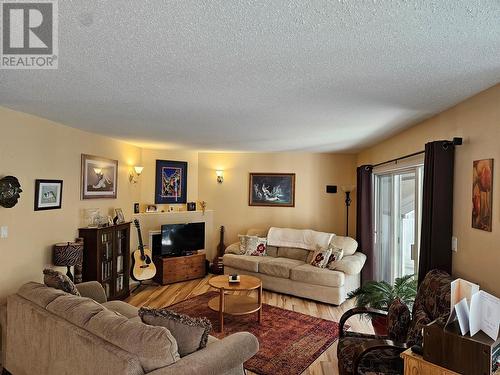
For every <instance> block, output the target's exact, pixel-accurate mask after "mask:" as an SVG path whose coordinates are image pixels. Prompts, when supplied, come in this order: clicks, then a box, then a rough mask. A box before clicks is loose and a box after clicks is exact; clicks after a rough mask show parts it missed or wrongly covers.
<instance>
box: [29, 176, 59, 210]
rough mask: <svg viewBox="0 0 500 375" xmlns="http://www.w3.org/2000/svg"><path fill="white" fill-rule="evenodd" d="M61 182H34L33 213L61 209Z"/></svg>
mask: <svg viewBox="0 0 500 375" xmlns="http://www.w3.org/2000/svg"><path fill="white" fill-rule="evenodd" d="M62 191H63V181H62V180H35V211H43V210H57V209H60V208H61V207H62Z"/></svg>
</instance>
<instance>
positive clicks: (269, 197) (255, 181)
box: [248, 173, 295, 207]
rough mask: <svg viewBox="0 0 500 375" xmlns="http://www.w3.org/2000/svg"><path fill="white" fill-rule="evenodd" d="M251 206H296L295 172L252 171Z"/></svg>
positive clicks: (249, 201)
mask: <svg viewBox="0 0 500 375" xmlns="http://www.w3.org/2000/svg"><path fill="white" fill-rule="evenodd" d="M249 180H250V184H249V185H250V186H249V197H248V205H249V206H269V207H295V173H250V179H249Z"/></svg>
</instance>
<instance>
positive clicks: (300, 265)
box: [223, 229, 366, 305]
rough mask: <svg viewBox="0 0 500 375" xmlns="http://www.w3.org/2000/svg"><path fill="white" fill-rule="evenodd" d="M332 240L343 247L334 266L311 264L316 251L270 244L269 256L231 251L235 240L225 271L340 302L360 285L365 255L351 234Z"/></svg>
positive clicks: (281, 290) (266, 286) (256, 232)
mask: <svg viewBox="0 0 500 375" xmlns="http://www.w3.org/2000/svg"><path fill="white" fill-rule="evenodd" d="M247 234H248V235H257V236H260V237H265V236H266V234H267V231H262V230H256V229H251V230H249V231H248V232H247ZM332 243H333V244H334V245H335V246H337V247H340V248H342V249H343V250H344V257H343V258H342V260H340V261H339V262H338V266H337V268H336V269H335V270H330V269H326V268H318V267H314V266H311V265H310V264H309V262H310V260H311V258H312V253H313V251H309V250H304V249H299V248H289V247H278V248H276V247H272V246H268V247H267V256H260V257H259V256H249V255H236V254H232V253H231V252H237V249H238V248H239V243H235V244H232V245H230V246H228V247H227V248H226V253H225V254H224V258H223V259H224V273H225V274H233V273H237V274H242V275H252V276H256V277H258V278H259V279H261V280H262V286H263V288H264V289H267V290H271V291H274V292H279V293H285V294H291V295H294V296H298V297H303V298H308V299H312V300H316V301H320V302H325V303H330V304H334V305H340V304H341V303H342V302H344V301H345V299H346V296H347V293H349V292H350V291H353V290H355V289H356V288H358V287H359V286H360V276H361V269H362V268H363V265H364V264H365V261H366V255H365V254H363V253H360V252H358V251H356V250H357V247H358V244H357V242H356V241H355V240H354V239H352V238H350V237H343V236H334V237H333V239H332Z"/></svg>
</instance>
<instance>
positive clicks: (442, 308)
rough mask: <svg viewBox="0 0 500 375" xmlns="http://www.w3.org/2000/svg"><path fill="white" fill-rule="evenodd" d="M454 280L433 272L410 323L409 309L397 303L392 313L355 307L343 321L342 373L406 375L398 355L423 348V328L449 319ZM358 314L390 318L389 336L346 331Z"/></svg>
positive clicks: (391, 309)
mask: <svg viewBox="0 0 500 375" xmlns="http://www.w3.org/2000/svg"><path fill="white" fill-rule="evenodd" d="M450 283H451V277H450V275H448V274H447V273H446V272H444V271H440V270H432V271H430V272H429V273H427V275H426V276H425V278H424V281H423V282H422V283H421V285H420V287H419V288H418V292H417V296H416V298H415V303H414V304H413V311H412V315H411V320H410V314H409V310H408V308H407V307H406V306H405V305H404V304H402V303H401V301H399V300H395V301H394V302H393V303H392V304H391V306H390V307H389V311H388V312H386V311H382V310H376V309H372V308H353V309H351V310H348V311H347V312H346V313H345V314H344V315H343V316H342V318H341V319H340V338H339V345H338V349H337V356H338V362H339V372H340V374H341V375H350V374H356V375H357V374H366V373H377V374H389V375H395V374H403V362H402V360H401V358H400V357H399V355H400V354H401V352H403V351H404V350H406V349H408V348H409V347H411V346H412V345H415V344H418V345H422V329H423V327H424V326H425V325H427V324H429V323H431V322H433V321H434V320H436V319H447V317H448V315H449V313H450V292H451V286H450ZM357 314H368V315H371V316H387V321H388V326H387V328H388V335H387V336H375V335H368V334H362V333H357V332H351V331H345V330H344V326H345V324H346V322H347V320H348V319H349V318H350V317H352V316H354V315H357Z"/></svg>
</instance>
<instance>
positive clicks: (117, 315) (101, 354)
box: [2, 282, 258, 375]
mask: <svg viewBox="0 0 500 375" xmlns="http://www.w3.org/2000/svg"><path fill="white" fill-rule="evenodd" d="M77 288H78V290H79V291H80V293H81V294H82V296H87V297H90V298H86V297H77V296H74V295H71V294H68V293H65V292H63V291H60V290H57V289H53V288H49V287H47V286H45V285H43V284H38V283H34V282H30V283H27V284H25V285H23V286H22V287H21V288H20V289H19V291H18V292H17V294H14V295H11V296H9V297H8V299H7V305H6V306H3V311H2V336H3V337H2V339H3V340H2V346H3V348H2V356H3V357H4V358H3V363H4V364H5V368H6V369H7V370H8V371H9V372H11V373H12V374H14V375H28V374H29V375H32V374H37V375H56V374H57V375H65V374H68V375H70V374H71V375H98V374H109V375H117V374H120V375H121V374H127V375H140V374H152V375H180V374H183V375H189V374H193V375H195V374H196V375H216V374H224V375H226V374H227V375H233V374H234V375H236V374H238V375H241V374H244V370H243V362H244V361H246V360H247V359H249V358H251V357H252V356H253V355H254V354H255V353H256V352H257V351H258V341H257V339H256V338H255V336H253V335H252V334H250V333H247V332H241V333H236V334H233V335H230V336H228V337H226V338H224V339H223V340H218V339H216V338H214V337H209V341H208V345H207V347H206V348H204V349H201V350H198V351H196V352H194V353H192V354H189V355H186V356H185V357H182V358H180V357H179V354H178V353H177V342H176V340H175V339H174V337H173V336H172V335H171V334H170V331H168V329H166V328H164V327H157V326H150V325H146V324H144V323H142V322H141V320H140V318H139V316H138V314H137V308H135V307H133V306H131V305H129V304H127V303H125V302H122V301H110V302H106V295H105V294H104V290H103V289H102V287H101V285H100V284H99V283H97V282H89V283H82V284H78V285H77Z"/></svg>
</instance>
